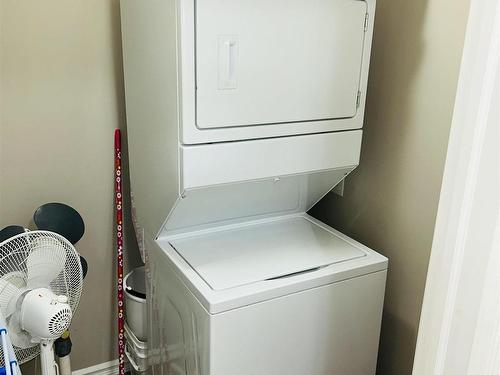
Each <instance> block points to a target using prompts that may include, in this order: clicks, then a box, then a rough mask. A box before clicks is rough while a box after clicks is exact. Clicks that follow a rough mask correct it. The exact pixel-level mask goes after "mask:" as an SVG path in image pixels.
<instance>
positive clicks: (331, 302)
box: [121, 0, 387, 375]
mask: <svg viewBox="0 0 500 375" xmlns="http://www.w3.org/2000/svg"><path fill="white" fill-rule="evenodd" d="M374 12H375V1H374V0H265V1H264V0H121V18H122V40H123V62H124V77H125V99H126V110H127V136H128V149H129V161H130V178H131V190H132V197H133V200H132V206H133V209H132V211H133V212H132V214H133V221H134V226H135V230H136V234H137V238H138V242H139V246H140V249H141V252H142V254H143V256H144V259H145V262H146V272H147V275H148V283H147V287H148V292H149V293H148V295H149V296H150V299H149V305H148V313H149V320H148V321H149V337H148V344H149V347H150V357H151V358H150V359H151V364H152V369H153V372H154V373H158V374H176V375H177V374H178V375H180V374H182V375H250V374H252V375H282V374H283V375H285V374H286V375H295V374H297V375H298V374H300V375H304V374H305V375H327V374H328V375H332V374H333V375H373V374H374V373H375V366H376V358H377V348H378V337H379V332H380V322H381V315H382V304H383V296H384V286H385V277H386V269H387V259H386V258H384V257H383V256H381V255H379V254H377V253H376V252H374V251H372V250H370V249H368V248H367V247H365V246H363V245H361V244H359V243H357V242H356V241H354V240H352V239H350V238H348V237H346V236H344V235H342V234H340V233H339V232H337V231H335V230H334V229H332V228H330V227H328V226H327V225H325V224H323V223H321V222H318V221H317V220H315V219H313V218H312V217H310V216H308V215H307V211H308V210H309V209H310V208H311V207H312V206H313V205H314V204H315V203H316V202H318V200H320V199H321V198H322V197H323V196H324V195H325V194H327V193H328V192H329V191H330V190H331V189H332V188H333V187H334V186H336V185H337V184H338V183H339V182H341V181H342V180H343V179H344V178H345V177H346V176H347V175H348V174H349V173H350V172H351V171H352V170H354V169H355V168H356V166H357V165H358V164H359V156H360V150H361V139H362V134H363V131H362V128H363V115H364V108H365V96H366V85H367V79H368V67H369V60H370V48H371V40H372V33H373V20H374V14H375V13H374Z"/></svg>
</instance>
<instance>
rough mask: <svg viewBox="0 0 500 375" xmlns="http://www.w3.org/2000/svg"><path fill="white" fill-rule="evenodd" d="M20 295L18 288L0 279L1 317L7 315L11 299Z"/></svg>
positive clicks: (20, 291) (20, 290)
mask: <svg viewBox="0 0 500 375" xmlns="http://www.w3.org/2000/svg"><path fill="white" fill-rule="evenodd" d="M21 293H22V289H21V288H20V287H19V286H17V285H14V284H13V283H11V282H9V281H8V280H6V279H5V278H3V277H2V278H0V309H1V312H2V315H3V316H7V315H8V313H9V309H8V308H9V305H10V303H11V301H12V299H13V298H14V297H16V296H19V295H20V294H21ZM16 299H17V297H16Z"/></svg>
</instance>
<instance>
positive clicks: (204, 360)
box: [148, 242, 210, 375]
mask: <svg viewBox="0 0 500 375" xmlns="http://www.w3.org/2000/svg"><path fill="white" fill-rule="evenodd" d="M150 253H151V262H150V272H151V292H150V294H149V296H150V297H149V299H148V310H149V314H150V315H149V350H150V352H149V358H150V364H151V367H152V370H153V374H179V375H180V374H183V375H201V374H203V375H205V374H208V371H209V370H208V369H209V360H210V358H209V355H210V353H209V341H210V327H209V323H210V316H209V314H208V313H207V311H206V310H205V309H204V308H203V306H202V305H201V304H200V303H199V302H198V300H197V299H196V298H195V297H194V296H193V294H192V293H191V292H190V291H189V290H188V288H187V287H186V286H185V285H184V284H183V283H182V281H181V280H180V279H179V278H178V277H177V274H176V273H175V272H174V271H173V269H172V268H171V265H170V262H169V260H168V258H167V256H166V255H165V253H164V252H163V251H162V250H161V249H160V248H159V246H158V244H157V243H156V242H155V243H154V244H152V246H151V252H150Z"/></svg>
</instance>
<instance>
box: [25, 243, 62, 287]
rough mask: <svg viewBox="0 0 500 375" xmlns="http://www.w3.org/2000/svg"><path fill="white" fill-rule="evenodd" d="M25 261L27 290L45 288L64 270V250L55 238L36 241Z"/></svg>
mask: <svg viewBox="0 0 500 375" xmlns="http://www.w3.org/2000/svg"><path fill="white" fill-rule="evenodd" d="M31 249H32V250H31V253H30V254H29V255H28V259H27V260H26V267H27V270H28V280H27V281H28V282H27V285H28V288H30V289H33V288H47V287H48V286H49V285H50V283H51V282H52V281H53V280H55V279H56V278H57V277H58V276H59V274H60V273H61V272H62V271H63V270H64V265H65V263H66V250H65V248H64V246H61V242H60V241H59V240H57V239H56V238H52V237H46V238H43V239H41V238H40V239H37V240H35V241H34V242H33V243H32V244H31Z"/></svg>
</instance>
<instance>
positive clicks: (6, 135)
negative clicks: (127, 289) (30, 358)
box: [0, 0, 137, 369]
mask: <svg viewBox="0 0 500 375" xmlns="http://www.w3.org/2000/svg"><path fill="white" fill-rule="evenodd" d="M0 6H1V8H0V23H1V24H2V29H1V34H0V43H1V44H0V53H1V64H2V70H1V76H0V79H1V80H0V95H1V99H2V104H1V105H2V107H1V108H2V109H3V112H2V117H1V121H0V136H1V139H0V161H1V164H0V177H1V180H0V192H1V195H0V209H1V211H0V227H3V226H5V225H8V224H11V223H16V224H21V225H30V218H31V215H32V214H33V211H34V210H35V209H36V208H37V207H38V206H39V205H41V204H42V203H46V202H50V201H60V202H65V203H68V204H70V205H71V206H73V207H75V208H76V209H77V210H78V211H79V212H80V213H81V214H82V216H83V218H84V220H85V223H86V233H85V236H84V237H83V239H82V240H81V241H80V243H79V244H78V245H77V249H78V250H79V251H80V252H81V253H82V254H83V255H84V256H85V257H86V258H87V260H88V262H89V266H90V269H89V274H88V276H87V278H86V280H85V290H84V293H83V296H82V300H81V304H80V308H79V310H78V311H77V313H76V316H75V319H74V323H73V325H72V329H71V333H72V340H73V344H74V346H73V353H72V359H73V367H74V369H78V368H83V367H87V366H90V365H94V364H97V363H101V362H106V361H109V360H111V359H114V358H117V354H116V345H115V342H116V341H115V336H116V329H115V327H116V324H115V316H116V314H115V302H114V301H115V293H114V284H115V256H114V246H113V241H114V236H113V168H114V167H113V166H114V164H113V130H114V129H115V128H116V127H122V126H124V104H123V84H122V70H121V69H122V68H121V49H120V48H121V47H120V46H121V43H120V24H119V6H118V1H117V0H78V1H77V0H74V1H67V0H43V1H39V0H0ZM126 250H127V249H126ZM130 251H133V250H130ZM133 258H134V259H133V260H132V262H133V263H136V262H137V257H135V256H134V257H133Z"/></svg>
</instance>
